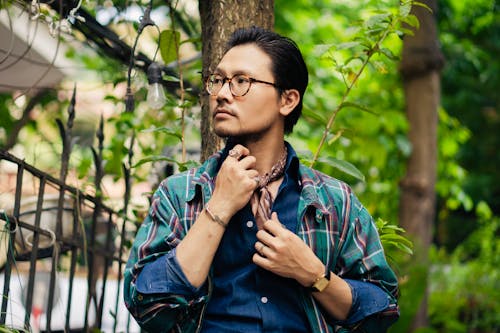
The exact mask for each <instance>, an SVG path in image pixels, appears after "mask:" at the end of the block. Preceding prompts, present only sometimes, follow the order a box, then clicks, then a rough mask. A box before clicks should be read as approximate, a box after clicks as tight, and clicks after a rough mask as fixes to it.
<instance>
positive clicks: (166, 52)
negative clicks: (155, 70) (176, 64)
mask: <svg viewBox="0 0 500 333" xmlns="http://www.w3.org/2000/svg"><path fill="white" fill-rule="evenodd" d="M180 39H181V35H180V33H179V32H178V31H175V30H170V29H167V30H163V31H162V32H161V33H160V54H161V58H162V59H163V62H164V63H166V64H168V63H170V62H172V61H174V60H176V59H177V53H178V52H177V51H178V48H179V45H180V44H179V43H180Z"/></svg>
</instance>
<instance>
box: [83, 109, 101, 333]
mask: <svg viewBox="0 0 500 333" xmlns="http://www.w3.org/2000/svg"><path fill="white" fill-rule="evenodd" d="M96 136H97V139H98V150H97V151H96V150H95V149H92V153H93V155H94V164H95V169H96V174H95V179H94V186H95V191H96V195H95V207H94V212H93V214H92V224H91V232H90V248H91V251H88V277H87V287H88V294H87V304H86V309H85V326H84V330H85V331H87V330H88V317H89V307H90V302H91V299H92V298H93V297H95V286H94V285H93V278H94V276H93V275H94V251H93V250H94V248H95V233H96V227H97V220H98V219H99V215H100V214H101V209H102V208H101V207H102V190H101V181H102V177H103V168H102V151H103V145H104V119H103V117H102V116H101V120H100V122H99V129H98V130H97V133H96ZM94 301H95V302H97V300H96V299H95V298H94ZM97 328H100V327H97Z"/></svg>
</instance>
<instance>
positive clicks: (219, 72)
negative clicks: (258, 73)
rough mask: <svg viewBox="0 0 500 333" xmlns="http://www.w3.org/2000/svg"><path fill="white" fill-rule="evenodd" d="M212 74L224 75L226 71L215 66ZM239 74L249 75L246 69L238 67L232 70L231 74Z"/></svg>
mask: <svg viewBox="0 0 500 333" xmlns="http://www.w3.org/2000/svg"><path fill="white" fill-rule="evenodd" d="M213 74H220V75H224V76H225V75H227V72H226V71H225V70H223V69H222V68H219V67H217V68H216V69H215V70H214V72H213ZM241 74H243V75H249V76H250V75H251V74H250V73H249V72H248V71H245V70H243V69H238V70H235V71H233V72H232V76H235V75H241Z"/></svg>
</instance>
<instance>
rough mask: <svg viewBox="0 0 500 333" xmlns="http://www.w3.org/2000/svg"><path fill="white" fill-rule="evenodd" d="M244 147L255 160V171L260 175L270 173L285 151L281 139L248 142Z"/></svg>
mask: <svg viewBox="0 0 500 333" xmlns="http://www.w3.org/2000/svg"><path fill="white" fill-rule="evenodd" d="M244 145H245V144H244ZM245 146H246V147H247V148H248V149H249V150H250V155H252V156H254V157H255V158H256V164H255V169H256V170H257V171H258V172H259V174H260V175H263V174H266V173H267V172H269V171H271V168H272V167H273V165H274V164H276V162H278V160H279V159H280V158H281V156H282V155H283V152H284V149H285V143H284V139H283V137H279V139H276V140H265V141H249V142H246V145H245Z"/></svg>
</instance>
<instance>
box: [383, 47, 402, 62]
mask: <svg viewBox="0 0 500 333" xmlns="http://www.w3.org/2000/svg"><path fill="white" fill-rule="evenodd" d="M379 52H380V53H382V54H383V55H385V56H386V57H387V58H388V59H390V60H394V61H399V60H400V59H399V57H398V56H397V55H395V54H394V53H393V52H392V51H391V50H390V49H388V48H385V47H382V48H380V49H379Z"/></svg>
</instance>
